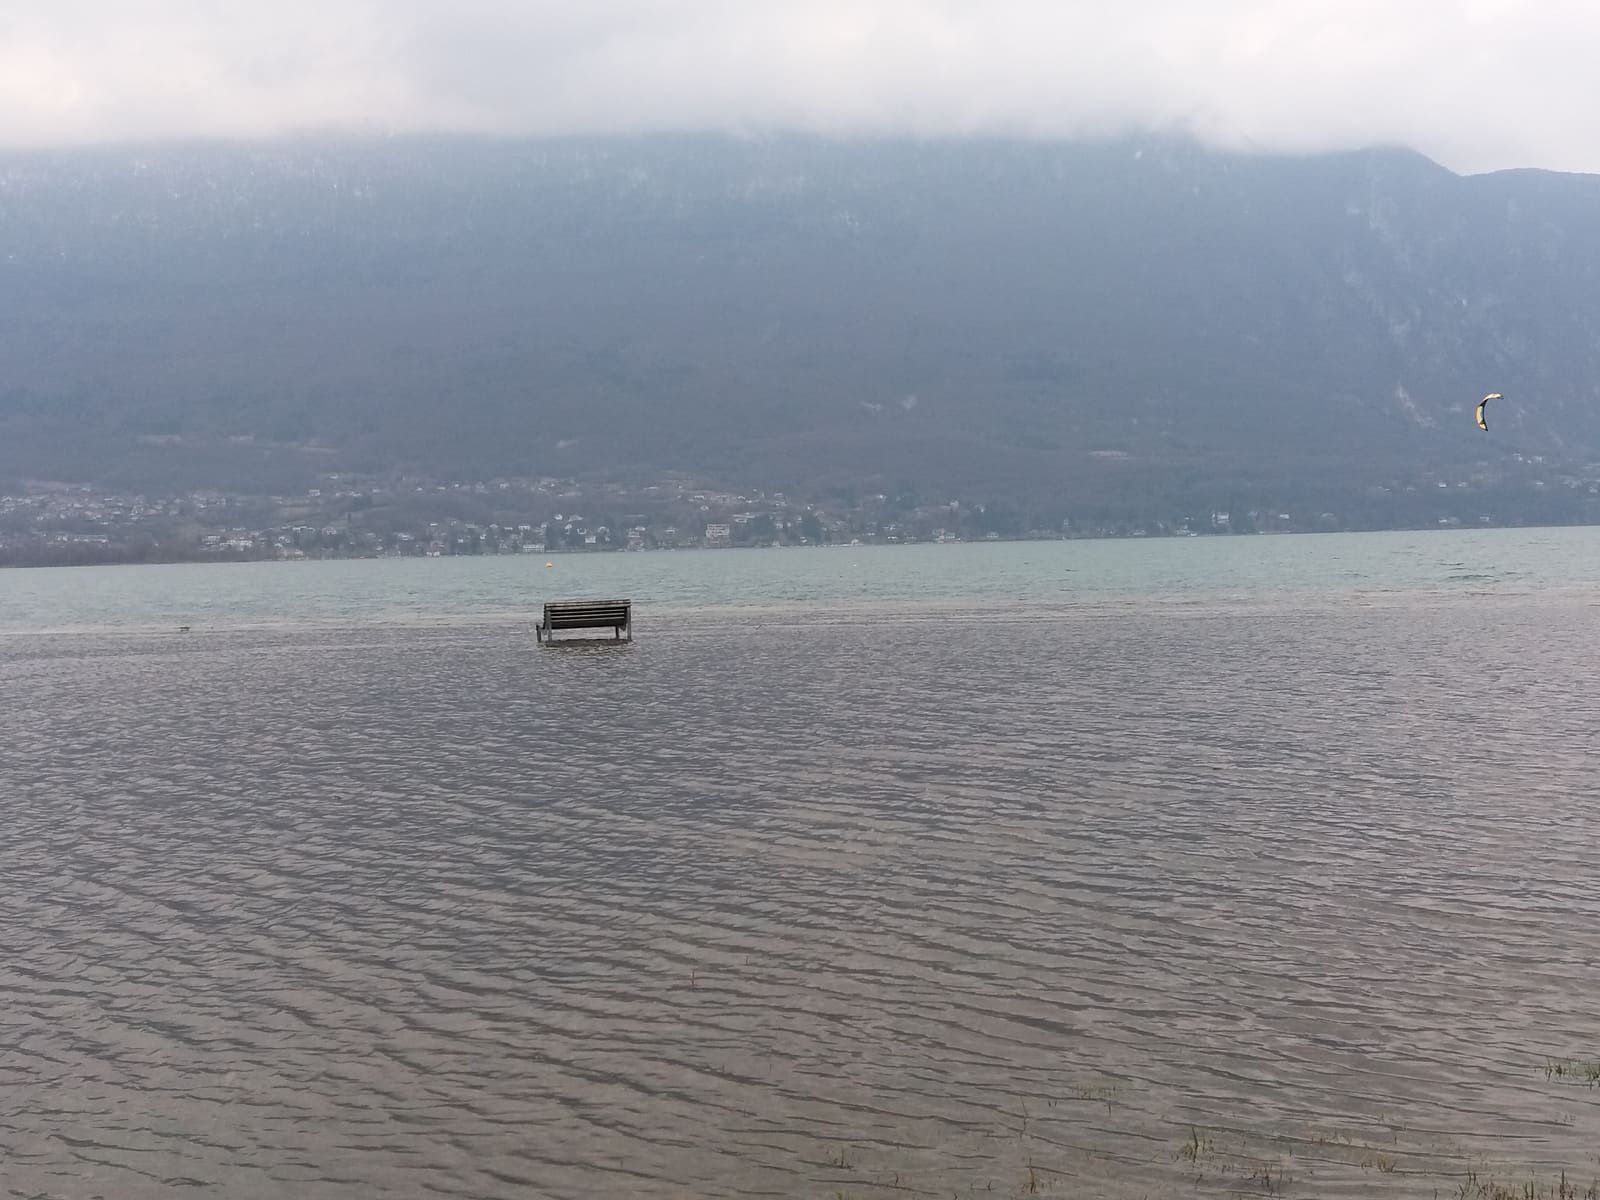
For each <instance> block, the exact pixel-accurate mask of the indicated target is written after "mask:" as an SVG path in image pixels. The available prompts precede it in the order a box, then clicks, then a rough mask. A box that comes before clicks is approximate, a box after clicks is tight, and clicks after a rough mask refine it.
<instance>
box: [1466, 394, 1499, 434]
mask: <svg viewBox="0 0 1600 1200" xmlns="http://www.w3.org/2000/svg"><path fill="white" fill-rule="evenodd" d="M1500 399H1503V397H1502V396H1501V395H1500V393H1499V392H1490V393H1489V394H1488V395H1487V396H1485V397H1484V398H1483V399H1482V400H1479V401H1478V411H1477V412H1476V413H1474V414H1473V415H1474V416H1475V417H1476V418H1477V421H1478V428H1479V429H1488V428H1489V422H1487V421H1485V420H1484V419H1483V410H1484V408H1485V406H1487V405H1488V403H1489V401H1491V400H1500Z"/></svg>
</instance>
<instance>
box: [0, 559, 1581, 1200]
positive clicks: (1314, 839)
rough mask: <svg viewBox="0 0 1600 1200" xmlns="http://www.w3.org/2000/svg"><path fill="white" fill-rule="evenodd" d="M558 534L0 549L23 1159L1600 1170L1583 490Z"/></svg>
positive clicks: (1209, 1174) (14, 1044)
mask: <svg viewBox="0 0 1600 1200" xmlns="http://www.w3.org/2000/svg"><path fill="white" fill-rule="evenodd" d="M544 561H545V560H544V558H543V557H539V558H516V559H476V560H431V561H422V562H418V561H405V562H370V563H326V564H318V563H306V564H281V565H278V564H273V565H250V566H221V565H216V566H206V567H152V568H118V569H106V570H101V569H89V570H78V571H12V572H3V573H0V634H3V636H0V680H3V681H4V686H5V706H4V709H3V710H0V711H3V713H4V715H3V717H0V722H3V723H0V734H3V737H0V804H3V806H4V807H3V810H0V815H3V817H4V827H3V836H0V913H3V914H4V915H3V918H0V938H3V941H0V950H3V954H0V989H3V995H4V998H5V1003H4V1005H3V1006H0V1039H3V1040H0V1180H3V1182H4V1184H5V1186H6V1188H7V1189H9V1190H8V1191H7V1192H6V1193H5V1194H8V1195H17V1196H54V1197H88V1196H106V1197H129V1198H132V1200H139V1198H142V1197H156V1196H169V1195H174V1194H184V1193H188V1194H200V1195H218V1196H228V1197H280V1196H286V1195H305V1196H316V1197H332V1198H336V1200H343V1198H354V1197H377V1196H402V1197H413V1196H414V1197H431V1196H451V1197H508V1198H509V1197H529V1196H535V1197H540V1196H551V1197H556V1196H560V1197H591V1196H593V1197H612V1196H643V1197H682V1196H693V1197H734V1196H739V1197H755V1196H761V1197H788V1196H794V1197H817V1198H819V1200H821V1198H823V1197H833V1196H837V1195H839V1194H842V1195H844V1196H846V1197H855V1198H860V1200H868V1198H877V1197H885V1198H886V1197H896V1198H900V1197H906V1196H950V1195H955V1196H959V1197H968V1196H1016V1195H1026V1194H1041V1195H1058V1196H1080V1195H1093V1196H1113V1197H1144V1196H1166V1195H1174V1194H1199V1195H1219V1196H1221V1195H1234V1194H1251V1195H1267V1194H1272V1195H1278V1194H1283V1195H1298V1196H1417V1197H1424V1196H1426V1197H1431V1196H1434V1195H1443V1196H1452V1197H1456V1196H1470V1197H1484V1198H1487V1197H1492V1196H1495V1195H1497V1194H1498V1193H1496V1192H1495V1190H1494V1189H1495V1188H1497V1187H1503V1188H1511V1189H1514V1190H1513V1191H1511V1192H1510V1193H1507V1194H1509V1195H1515V1196H1522V1195H1524V1192H1523V1190H1522V1189H1523V1188H1524V1187H1532V1188H1533V1189H1534V1194H1535V1195H1538V1196H1541V1197H1542V1196H1546V1195H1556V1194H1557V1189H1558V1188H1559V1187H1560V1179H1561V1175H1562V1172H1565V1173H1566V1177H1567V1179H1568V1181H1569V1183H1573V1184H1575V1185H1576V1187H1577V1191H1576V1192H1575V1193H1573V1194H1575V1195H1583V1194H1584V1189H1586V1188H1588V1187H1589V1186H1590V1184H1591V1182H1593V1181H1594V1180H1596V1179H1597V1178H1600V1090H1597V1089H1596V1088H1594V1087H1593V1086H1591V1085H1590V1080H1589V1078H1588V1073H1593V1072H1600V1061H1597V1060H1600V868H1597V867H1596V866H1595V864H1594V848H1595V847H1596V845H1600V787H1597V785H1596V783H1595V763H1596V758H1595V753H1594V751H1595V745H1596V738H1595V729H1596V727H1597V724H1600V700H1597V692H1596V687H1595V682H1594V664H1595V647H1596V645H1597V644H1600V530H1549V531H1542V530H1527V531H1469V532H1451V533H1438V534H1423V535H1403V534H1387V535H1360V536H1326V537H1309V536H1308V537H1292V538H1291V537H1280V538H1268V537H1254V538H1233V539H1185V540H1182V541H1175V540H1163V541H1148V542H1146V541H1139V542H1131V541H1130V542H1103V543H1091V542H1072V543H1048V544H1046V543H1040V544H1008V545H985V546H953V547H935V546H923V547H905V548H854V549H832V550H817V551H770V552H746V551H723V552H706V553H699V552H697V553H678V554H646V555H607V556H588V557H584V556H562V557H558V558H554V559H552V560H551V561H552V562H554V564H555V565H554V566H553V567H552V568H549V569H546V568H545V567H544ZM602 594H604V595H629V596H631V597H633V599H634V600H635V601H636V604H637V612H638V635H637V641H636V642H635V643H634V644H633V645H631V646H621V647H612V646H602V647H597V646H578V647H561V648H550V649H540V648H538V647H536V646H534V645H533V642H532V638H531V633H530V629H529V626H530V624H531V620H532V615H533V614H534V613H535V612H536V610H537V605H538V602H539V601H540V600H542V599H544V598H547V597H550V598H561V597H567V596H583V595H602ZM178 624H188V625H190V626H191V627H192V629H193V632H192V633H190V634H187V635H181V634H178V633H176V632H175V630H176V626H177V625H178ZM1557 1068H1559V1071H1558V1070H1557Z"/></svg>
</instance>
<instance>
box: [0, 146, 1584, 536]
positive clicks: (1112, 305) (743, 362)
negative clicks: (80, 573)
mask: <svg viewBox="0 0 1600 1200" xmlns="http://www.w3.org/2000/svg"><path fill="white" fill-rule="evenodd" d="M1595 212H1600V177H1592V176H1575V175H1562V174H1558V173H1553V172H1536V171H1534V172H1530V171H1527V170H1517V171H1502V172H1495V173H1493V174H1489V175H1478V176H1460V175H1455V174H1453V173H1452V172H1450V171H1448V170H1446V169H1445V168H1443V167H1441V166H1439V165H1438V164H1435V163H1432V162H1431V161H1430V160H1428V159H1426V158H1424V157H1423V156H1421V155H1419V154H1416V153H1415V152H1413V151H1408V150H1404V149H1401V148H1393V147H1387V148H1375V149H1370V150H1364V151H1352V152H1346V153H1341V154H1335V155H1322V156H1306V155H1301V156H1294V157H1273V156H1248V155H1238V154H1226V153H1220V152H1215V151H1208V150H1205V149H1203V148H1201V147H1199V146H1197V145H1195V144H1193V143H1189V142H1184V141H1182V140H1176V139H1152V138H1147V139H1132V140H1124V141H1118V142H1100V143H1092V144H1082V143H1055V142H1001V141H994V140H974V141H963V142H908V141H887V140H867V139H863V140H857V141H851V142H829V141H824V140H821V139H815V138H802V137H781V138H769V139H751V140H736V139H729V138H721V137H713V136H709V135H707V136H694V137H691V136H665V135H663V136H655V137H641V138H630V139H615V138H612V139H563V140H559V141H496V140H491V139H460V138H452V139H446V138H404V139H389V140H385V141H381V142H371V141H326V140H304V141H289V142H274V143H256V144H241V145H224V144H218V145H180V146H158V147H144V148H137V149H129V148H106V149H99V150H93V151H85V150H74V151H58V152H46V151H30V152H14V153H6V154H0V269H3V272H4V274H3V276H0V278H5V279H6V280H7V287H6V291H7V292H8V294H9V295H10V296H11V297H12V298H13V299H12V302H11V303H9V304H7V305H4V306H0V478H17V479H20V478H30V477H41V476H42V477H49V478H65V479H83V480H91V481H96V482H100V481H105V482H108V483H118V484H129V485H134V484H144V483H146V482H148V481H154V480H177V481H182V482H186V483H193V484H196V485H207V486H221V485H228V486H248V487H251V488H256V489H258V490H263V491H265V490H271V489H272V488H273V487H287V486H290V485H291V484H295V483H303V482H304V480H305V479H306V478H309V477H311V476H313V475H315V474H316V473H317V472H319V471H328V470H345V471H357V472H370V473H394V472H402V471H417V472H424V473H432V474H438V475H458V476H467V475H475V476H478V477H487V476H490V475H496V474H519V475H553V476H560V477H574V478H589V479H599V478H604V477H621V478H632V479H643V478H648V477H653V476H659V475H664V474H667V473H673V472H680V473H681V472H687V473H690V474H694V475H696V476H699V477H703V478H707V479H713V480H721V481H724V482H727V483H729V484H736V485H742V486H769V487H774V488H778V489H787V490H789V491H791V492H802V491H805V490H807V489H810V490H814V491H825V490H828V489H835V490H837V489H849V488H887V487H909V488H918V489H929V488H939V487H945V488H953V489H956V490H958V491H960V492H961V493H963V494H965V495H973V496H978V497H993V498H1003V499H1008V500H1014V501H1030V502H1033V503H1039V504H1044V503H1052V502H1056V501H1059V502H1060V503H1063V504H1065V503H1068V502H1070V501H1077V502H1081V501H1082V500H1083V498H1085V497H1087V496H1093V495H1096V494H1101V493H1103V492H1105V491H1106V490H1107V489H1109V490H1111V491H1115V492H1118V493H1122V492H1126V493H1128V494H1129V495H1132V494H1135V493H1138V492H1140V491H1141V490H1149V489H1161V490H1169V491H1170V490H1172V489H1174V488H1176V489H1177V490H1178V491H1180V492H1183V493H1184V494H1185V495H1192V496H1193V498H1194V499H1195V500H1196V501H1197V502H1203V501H1205V499H1206V497H1207V496H1208V495H1211V494H1212V493H1216V494H1218V495H1222V494H1225V493H1229V492H1230V491H1231V492H1237V491H1238V490H1239V488H1240V486H1241V484H1242V485H1244V486H1245V487H1246V490H1249V489H1256V490H1259V491H1260V492H1261V494H1262V495H1269V494H1271V493H1272V489H1273V488H1282V487H1286V486H1293V487H1312V488H1320V489H1324V490H1326V491H1327V493H1328V494H1329V495H1330V496H1337V495H1339V494H1340V492H1341V489H1344V490H1347V491H1360V490H1362V489H1366V488H1370V487H1373V486H1388V485H1393V484H1395V483H1399V482H1402V481H1405V480H1407V479H1409V478H1410V477H1411V475H1416V476H1417V477H1419V478H1420V477H1421V476H1423V475H1426V474H1427V473H1429V472H1439V471H1447V472H1457V473H1459V472H1463V471H1467V470H1480V471H1482V470H1499V469H1500V468H1501V467H1502V466H1503V465H1504V464H1506V463H1509V462H1511V461H1513V458H1514V456H1515V454H1517V453H1519V452H1520V453H1523V454H1524V455H1528V454H1539V455H1545V456H1549V457H1552V458H1555V459H1560V460H1562V461H1570V462H1574V463H1576V462H1583V461H1588V460H1590V459H1593V458H1594V457H1596V447H1600V403H1597V401H1600V385H1597V383H1596V381H1600V287H1596V284H1597V283H1600V225H1597V224H1596V222H1595V221H1594V220H1593V218H1592V215H1590V214H1593V213H1595ZM1491 390H1492V391H1500V392H1503V393H1504V394H1505V396H1506V400H1505V401H1504V402H1502V403H1500V404H1498V405H1497V406H1496V409H1495V411H1494V412H1493V414H1492V416H1491V422H1492V425H1491V433H1492V435H1493V436H1492V437H1488V438H1485V437H1484V436H1483V435H1482V434H1480V432H1479V431H1478V430H1477V429H1476V428H1475V427H1473V426H1472V423H1471V409H1472V406H1473V405H1474V404H1475V403H1476V400H1477V399H1478V397H1479V396H1480V395H1482V394H1483V393H1484V392H1487V391H1491ZM1107 452H1111V454H1110V455H1108V454H1107ZM1224 485H1226V486H1224Z"/></svg>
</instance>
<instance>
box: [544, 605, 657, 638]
mask: <svg viewBox="0 0 1600 1200" xmlns="http://www.w3.org/2000/svg"><path fill="white" fill-rule="evenodd" d="M558 629H609V630H611V631H612V640H614V641H621V640H622V637H623V635H624V634H626V635H627V640H628V641H630V642H631V641H633V601H632V600H559V601H556V602H555V603H549V602H547V603H546V604H545V606H544V620H542V621H540V622H539V624H538V625H536V626H534V636H535V637H537V638H538V640H539V641H540V642H541V643H543V644H544V645H547V646H548V645H549V644H550V643H551V642H552V641H554V640H555V631H556V630H558ZM569 640H570V639H569ZM585 640H593V639H585Z"/></svg>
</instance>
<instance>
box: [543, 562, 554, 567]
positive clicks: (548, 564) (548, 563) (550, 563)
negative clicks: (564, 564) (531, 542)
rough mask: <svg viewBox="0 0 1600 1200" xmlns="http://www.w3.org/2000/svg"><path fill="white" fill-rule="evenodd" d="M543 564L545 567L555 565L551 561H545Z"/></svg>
mask: <svg viewBox="0 0 1600 1200" xmlns="http://www.w3.org/2000/svg"><path fill="white" fill-rule="evenodd" d="M545 566H547V567H553V566H555V563H553V562H547V563H545Z"/></svg>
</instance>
